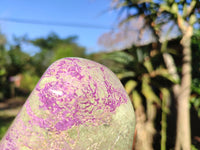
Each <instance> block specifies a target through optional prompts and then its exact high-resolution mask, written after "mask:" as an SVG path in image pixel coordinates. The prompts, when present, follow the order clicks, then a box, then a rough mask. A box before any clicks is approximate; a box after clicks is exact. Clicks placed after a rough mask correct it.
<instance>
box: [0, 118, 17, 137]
mask: <svg viewBox="0 0 200 150" xmlns="http://www.w3.org/2000/svg"><path fill="white" fill-rule="evenodd" d="M14 118H15V117H8V118H5V117H0V140H1V139H2V138H3V136H4V134H5V133H6V131H7V130H8V128H9V126H10V124H11V123H12V121H13V119H14Z"/></svg>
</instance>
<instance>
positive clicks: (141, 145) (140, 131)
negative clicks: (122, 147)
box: [135, 104, 156, 150]
mask: <svg viewBox="0 0 200 150" xmlns="http://www.w3.org/2000/svg"><path fill="white" fill-rule="evenodd" d="M149 105H150V106H149V108H148V109H149V111H148V112H147V115H148V117H147V116H146V114H145V111H144V108H143V106H142V104H141V105H140V106H139V107H138V108H136V111H135V114H136V130H137V138H136V147H135V150H153V146H152V144H153V136H154V134H155V132H156V131H155V129H154V119H155V114H156V113H155V110H156V108H155V106H154V105H153V104H149ZM146 119H147V120H146Z"/></svg>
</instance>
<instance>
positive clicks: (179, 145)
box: [175, 26, 193, 150]
mask: <svg viewBox="0 0 200 150" xmlns="http://www.w3.org/2000/svg"><path fill="white" fill-rule="evenodd" d="M182 29H183V28H182ZM192 32H193V27H192V26H188V27H186V28H184V30H182V33H183V38H182V40H181V45H182V46H183V62H182V78H181V85H180V90H179V92H178V93H176V94H175V98H176V101H177V135H176V146H175V150H181V149H182V150H190V146H191V133H190V132H191V131H190V109H189V97H190V86H191V36H192Z"/></svg>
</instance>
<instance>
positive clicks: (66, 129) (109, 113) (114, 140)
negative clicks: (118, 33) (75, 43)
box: [0, 58, 135, 150]
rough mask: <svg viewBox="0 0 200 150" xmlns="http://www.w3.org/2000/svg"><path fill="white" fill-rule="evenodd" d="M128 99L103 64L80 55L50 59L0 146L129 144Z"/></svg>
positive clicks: (102, 148)
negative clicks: (49, 63)
mask: <svg viewBox="0 0 200 150" xmlns="http://www.w3.org/2000/svg"><path fill="white" fill-rule="evenodd" d="M134 129H135V116H134V110H133V107H132V104H131V102H130V100H129V97H128V95H127V93H126V91H125V90H124V88H123V86H122V84H121V83H120V81H119V80H118V79H117V77H116V76H115V75H114V74H113V73H112V72H111V71H110V70H109V69H108V68H106V67H105V66H103V65H100V64H98V63H96V62H93V61H90V60H86V59H81V58H64V59H61V60H58V61H56V62H55V63H53V64H52V65H51V66H50V67H49V68H48V69H47V70H46V72H45V73H44V75H43V76H42V77H41V79H40V81H39V82H38V84H37V85H36V87H35V89H34V90H33V91H32V93H31V94H30V96H29V97H28V99H27V101H26V102H25V104H24V106H23V107H22V110H21V111H20V112H19V114H18V115H17V117H16V118H15V120H14V122H13V123H12V125H11V127H10V128H9V130H8V131H7V133H6V135H5V136H4V138H3V139H2V141H1V143H0V150H131V147H132V143H133V135H134Z"/></svg>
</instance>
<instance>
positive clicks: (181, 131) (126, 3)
mask: <svg viewBox="0 0 200 150" xmlns="http://www.w3.org/2000/svg"><path fill="white" fill-rule="evenodd" d="M112 2H113V3H112V6H113V7H114V9H120V10H122V11H123V10H126V11H127V12H128V13H127V15H126V16H125V19H123V20H122V21H121V24H124V23H127V22H129V24H130V25H131V23H130V20H131V19H133V18H136V19H137V18H142V19H143V20H144V23H143V24H142V25H141V28H140V29H139V34H138V39H139V40H140V41H141V40H144V35H145V33H146V30H147V29H148V30H150V31H151V32H149V33H151V34H152V38H154V39H155V40H154V42H156V43H157V46H158V47H156V49H159V45H161V48H160V50H161V53H162V57H163V61H164V63H165V66H166V69H167V70H168V73H169V74H171V77H172V78H173V79H174V80H175V81H176V82H175V83H174V84H173V87H172V92H173V94H174V99H175V101H176V103H177V136H176V137H177V138H176V146H175V149H176V150H180V149H183V150H188V149H190V146H191V133H190V111H189V98H190V87H191V39H192V35H193V29H194V24H199V22H197V21H198V20H199V6H200V4H199V1H197V0H188V1H183V0H177V1H174V0H159V1H152V0H150V1H147V0H144V1H134V0H113V1H112ZM122 16H124V15H122ZM170 23H171V27H169V26H170ZM166 26H168V30H167V31H166V29H165V28H164V27H166ZM174 26H177V27H178V30H179V31H180V34H179V35H180V36H181V41H180V45H181V46H182V49H181V54H182V61H181V63H180V64H177V63H176V61H175V59H174V57H173V55H172V53H171V52H170V49H169V47H168V40H169V38H170V33H172V32H171V31H172V29H173V27H174ZM125 27H126V26H125ZM132 29H134V28H132ZM164 29H165V31H166V32H164ZM164 33H165V34H164ZM177 33H178V32H177ZM163 34H164V36H163ZM118 35H121V34H118ZM129 37H130V34H129ZM115 41H117V39H116V38H115ZM150 42H152V41H150ZM177 53H179V54H180V52H178V51H177ZM179 70H180V72H179ZM147 149H148V148H147ZM149 149H151V148H150V147H149Z"/></svg>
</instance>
